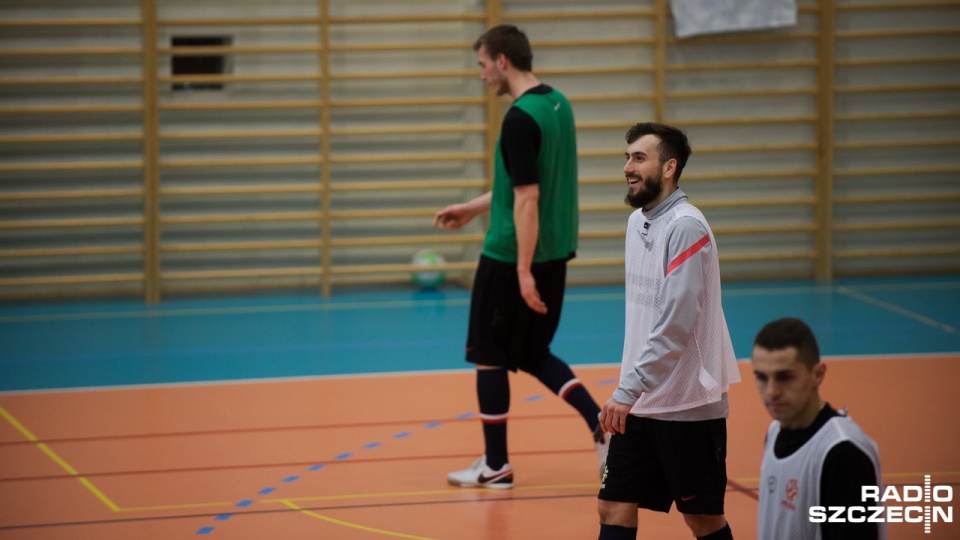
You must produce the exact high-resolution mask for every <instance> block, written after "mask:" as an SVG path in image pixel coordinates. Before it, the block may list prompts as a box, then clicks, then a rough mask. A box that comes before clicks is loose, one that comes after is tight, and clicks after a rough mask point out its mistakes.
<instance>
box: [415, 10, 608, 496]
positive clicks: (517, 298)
mask: <svg viewBox="0 0 960 540" xmlns="http://www.w3.org/2000/svg"><path fill="white" fill-rule="evenodd" d="M473 49H474V51H476V53H477V63H478V64H479V66H480V79H481V80H482V81H483V82H484V83H486V84H487V86H489V87H491V88H493V89H494V90H495V91H496V93H497V95H498V96H502V95H505V94H507V95H510V96H511V97H512V98H514V102H513V104H512V106H511V107H510V109H509V110H508V111H507V113H506V115H505V116H504V119H503V124H502V126H501V130H500V137H499V139H498V140H497V145H496V149H495V170H494V177H493V189H492V191H490V192H488V193H485V194H483V195H480V196H479V197H476V198H474V199H472V200H470V201H468V202H466V203H462V204H453V205H450V206H448V207H446V208H444V209H443V210H440V211H439V212H437V214H436V216H434V221H433V223H434V226H436V227H442V228H445V229H450V230H457V229H459V228H460V227H463V226H464V225H465V224H467V223H468V222H470V220H472V219H473V218H474V217H476V216H477V215H479V214H482V213H484V212H487V211H489V212H490V218H489V219H490V227H489V229H488V231H487V235H486V238H485V240H484V243H483V252H482V254H481V256H480V262H479V264H478V265H477V273H476V277H475V280H474V286H473V294H472V298H471V302H470V323H469V328H468V335H467V350H466V359H467V361H468V362H471V363H473V364H476V367H477V398H478V401H479V406H480V419H481V421H482V423H483V435H484V444H485V451H484V455H483V456H482V457H480V459H478V460H477V461H476V462H475V463H474V464H473V465H472V466H470V467H468V468H467V469H464V470H462V471H456V472H453V473H450V474H449V475H447V481H448V482H449V483H450V484H452V485H457V486H462V487H487V488H500V489H508V488H511V487H513V468H512V467H511V466H510V463H509V460H508V456H507V435H506V432H507V416H508V415H507V413H508V411H509V408H510V385H509V380H508V376H507V370H508V369H509V370H512V371H516V370H518V369H520V370H523V371H526V372H528V373H530V374H532V375H533V376H534V377H536V378H537V379H539V380H540V381H541V382H543V384H545V385H546V386H547V387H548V388H550V390H551V391H552V392H554V393H556V394H557V395H558V396H560V398H561V399H564V400H565V401H567V402H568V403H569V404H570V405H571V406H573V407H574V408H576V409H577V411H578V412H579V413H580V415H581V416H583V419H584V420H585V421H586V423H587V427H588V428H589V429H590V433H591V434H592V440H593V442H594V444H595V445H596V448H597V452H598V458H599V460H600V463H599V465H600V469H602V467H603V462H604V460H605V458H606V448H607V444H608V442H609V435H607V434H604V433H603V432H602V431H601V430H600V428H599V421H598V419H597V416H598V414H599V413H600V408H599V406H598V405H597V403H596V402H595V401H594V400H593V398H592V397H591V396H590V394H589V392H587V390H586V389H585V388H584V387H583V385H582V384H581V383H580V381H579V379H577V378H576V376H575V375H574V374H573V371H571V369H570V367H569V366H568V365H567V364H566V363H565V362H563V361H562V360H560V359H559V358H557V357H556V356H554V355H553V354H552V353H551V352H550V343H551V341H552V340H553V335H554V334H555V333H556V330H557V326H558V325H559V323H560V311H561V307H562V305H563V294H564V288H565V287H566V273H567V261H569V260H570V259H572V258H573V257H574V256H576V250H577V232H578V207H577V141H576V129H575V126H574V120H573V109H572V108H571V106H570V102H569V101H567V98H566V97H564V95H563V94H561V93H560V92H558V91H557V90H555V89H553V88H551V87H550V86H547V85H545V84H542V83H541V82H540V81H539V80H538V79H537V77H536V76H535V75H534V74H533V52H532V50H531V49H530V43H529V41H528V40H527V36H526V35H525V34H524V33H523V32H522V31H520V30H519V29H518V28H517V27H515V26H512V25H505V24H504V25H499V26H495V27H493V28H491V29H490V30H488V31H486V32H485V33H484V34H483V35H481V36H480V37H479V38H478V39H477V41H476V43H474V45H473Z"/></svg>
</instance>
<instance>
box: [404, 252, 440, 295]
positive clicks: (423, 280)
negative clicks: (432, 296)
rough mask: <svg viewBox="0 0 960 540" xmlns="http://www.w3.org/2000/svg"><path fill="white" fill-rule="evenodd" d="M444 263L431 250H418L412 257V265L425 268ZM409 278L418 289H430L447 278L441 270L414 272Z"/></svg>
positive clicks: (437, 254)
mask: <svg viewBox="0 0 960 540" xmlns="http://www.w3.org/2000/svg"><path fill="white" fill-rule="evenodd" d="M446 262H447V261H446V260H445V259H444V258H443V257H442V256H441V255H440V254H439V253H437V252H436V251H433V250H432V249H424V250H420V251H418V252H417V253H416V254H415V255H414V256H413V264H415V265H416V266H423V267H425V268H429V267H431V266H438V265H441V264H445V263H446ZM411 277H412V278H413V282H414V283H416V284H417V285H419V286H420V287H422V288H424V289H432V288H434V287H437V286H439V285H440V284H441V283H443V280H444V279H445V278H446V277H447V273H446V272H444V271H443V270H426V271H419V272H414V273H413V274H412V276H411Z"/></svg>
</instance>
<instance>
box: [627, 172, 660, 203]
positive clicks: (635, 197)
mask: <svg viewBox="0 0 960 540" xmlns="http://www.w3.org/2000/svg"><path fill="white" fill-rule="evenodd" d="M640 182H641V183H642V185H643V187H644V188H646V189H641V190H640V191H638V192H636V193H633V194H631V193H630V191H629V190H628V191H627V196H626V197H624V198H623V202H625V203H627V204H628V205H630V207H631V208H643V207H644V206H646V205H648V204H650V203H651V202H653V201H654V200H655V199H656V198H657V197H659V196H660V192H662V191H663V173H662V172H660V173H658V174H657V176H656V178H653V180H652V181H651V182H650V183H649V184H648V183H647V180H646V178H641V179H640Z"/></svg>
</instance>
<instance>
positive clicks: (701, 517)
mask: <svg viewBox="0 0 960 540" xmlns="http://www.w3.org/2000/svg"><path fill="white" fill-rule="evenodd" d="M683 520H684V521H685V522H686V523H687V527H690V532H692V533H693V535H694V536H696V537H701V536H707V535H708V534H712V533H714V532H716V531H719V530H720V529H722V528H723V527H724V526H725V525H726V524H727V520H726V518H725V517H724V516H723V515H719V516H712V515H707V514H683Z"/></svg>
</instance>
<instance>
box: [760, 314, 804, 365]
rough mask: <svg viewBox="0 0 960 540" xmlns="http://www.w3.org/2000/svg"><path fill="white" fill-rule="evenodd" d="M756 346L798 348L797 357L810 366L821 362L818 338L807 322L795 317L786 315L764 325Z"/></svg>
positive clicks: (777, 349)
mask: <svg viewBox="0 0 960 540" xmlns="http://www.w3.org/2000/svg"><path fill="white" fill-rule="evenodd" d="M753 345H754V346H755V347H761V348H763V349H766V350H768V351H780V350H783V349H786V348H788V347H794V348H796V349H797V358H798V359H799V360H800V361H801V362H803V363H804V364H805V365H806V366H807V367H808V368H810V369H812V368H813V366H815V365H817V364H818V363H820V347H819V346H817V338H816V337H815V336H814V335H813V330H811V329H810V327H809V326H807V323H805V322H803V321H801V320H800V319H797V318H794V317H784V318H782V319H777V320H775V321H771V322H769V323H767V324H766V325H764V327H763V328H761V329H760V332H759V333H758V334H757V337H756V338H754V340H753Z"/></svg>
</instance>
